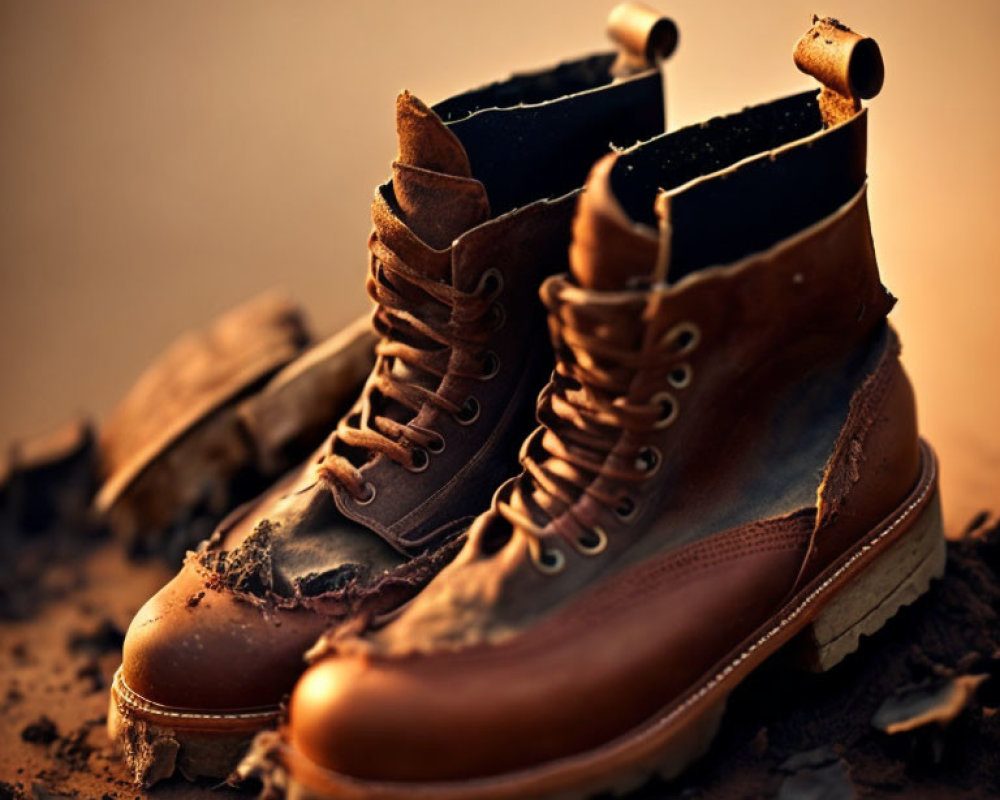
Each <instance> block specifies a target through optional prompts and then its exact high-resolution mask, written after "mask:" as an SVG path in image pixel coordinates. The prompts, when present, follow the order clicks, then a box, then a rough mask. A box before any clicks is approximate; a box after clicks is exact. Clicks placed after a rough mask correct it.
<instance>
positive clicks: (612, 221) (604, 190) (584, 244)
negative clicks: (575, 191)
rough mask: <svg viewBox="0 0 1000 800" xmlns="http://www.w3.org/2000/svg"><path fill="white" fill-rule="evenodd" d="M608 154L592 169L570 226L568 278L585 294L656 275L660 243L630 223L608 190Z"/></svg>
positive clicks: (649, 232) (612, 160) (611, 156)
mask: <svg viewBox="0 0 1000 800" xmlns="http://www.w3.org/2000/svg"><path fill="white" fill-rule="evenodd" d="M615 158H616V156H615V155H614V154H613V153H611V154H609V155H607V156H605V157H604V158H602V159H601V160H600V161H598V162H597V164H595V165H594V168H593V169H592V170H591V172H590V176H589V177H588V178H587V185H586V188H585V190H584V192H583V194H582V195H581V197H580V202H579V204H578V206H577V211H576V217H575V218H574V220H573V244H572V245H571V246H570V251H569V263H570V273H571V274H572V276H573V278H574V279H575V280H576V282H577V283H578V284H579V285H580V286H582V287H583V288H585V289H596V290H598V291H619V290H622V289H627V288H629V287H630V286H631V285H634V284H635V283H636V282H637V281H644V280H648V279H650V278H652V277H653V275H654V272H655V270H656V265H657V258H658V251H659V237H658V236H657V235H656V232H655V231H653V230H652V229H650V228H647V227H645V226H642V225H638V224H636V223H634V222H632V221H631V220H630V219H629V218H628V215H627V214H626V213H625V211H624V210H623V209H622V207H621V205H620V204H619V202H618V200H617V198H616V197H615V196H614V192H613V191H612V188H611V169H612V167H614V164H615Z"/></svg>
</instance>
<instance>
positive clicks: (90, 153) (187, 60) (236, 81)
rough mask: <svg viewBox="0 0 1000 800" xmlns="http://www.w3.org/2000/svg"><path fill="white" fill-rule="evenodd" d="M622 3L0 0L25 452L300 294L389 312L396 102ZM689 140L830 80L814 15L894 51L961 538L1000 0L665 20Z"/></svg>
mask: <svg viewBox="0 0 1000 800" xmlns="http://www.w3.org/2000/svg"><path fill="white" fill-rule="evenodd" d="M610 5H611V3H610V2H609V0H586V2H580V1H579V0H560V1H559V2H549V3H537V2H530V1H529V0H508V2H505V3H489V4H477V3H467V2H458V0H439V1H438V2H433V3H406V2H401V1H399V0H383V2H380V3H346V2H319V1H318V0H299V1H298V2H296V3H294V4H285V3H277V2H273V1H272V2H265V0H212V2H203V0H174V2H170V3H134V2H129V1H128V0H91V2H87V3H74V2H67V1H66V0H2V1H0V209H2V210H0V337H2V341H3V343H4V344H3V345H2V347H0V374H2V375H3V376H4V377H3V392H2V394H0V446H3V444H5V443H6V442H9V441H12V440H15V439H18V438H21V437H23V436H25V435H30V434H32V433H35V432H38V431H40V430H44V429H46V428H48V427H50V426H52V425H54V424H57V423H59V422H60V421H62V420H64V419H66V418H67V417H69V416H71V415H72V414H73V413H74V412H76V411H77V410H80V409H86V410H88V411H93V412H94V413H95V414H97V415H98V417H99V418H101V419H104V418H106V417H107V415H108V413H109V412H110V410H111V409H112V407H113V406H114V405H115V404H116V402H117V401H118V400H119V399H120V398H121V397H122V396H123V395H124V394H125V393H126V391H127V390H128V388H129V386H131V385H132V383H133V382H134V381H135V379H136V378H137V376H138V375H139V374H140V373H141V372H142V370H143V369H144V368H145V367H146V365H147V364H149V363H150V362H151V361H152V360H153V358H154V357H155V356H156V355H157V354H158V353H160V352H161V351H162V350H163V349H164V348H165V346H166V345H167V344H168V343H169V342H170V341H171V340H173V339H174V338H175V337H177V336H178V335H179V334H180V333H182V332H184V331H186V330H188V329H194V328H202V327H204V326H205V325H206V324H207V323H208V322H209V320H211V319H212V318H213V317H214V316H216V315H217V314H219V313H220V312H222V311H223V310H224V309H227V308H230V307H232V306H234V305H236V304H238V303H239V302H242V301H243V300H246V299H247V298H249V297H251V296H253V295H255V294H257V293H259V292H260V291H261V290H263V289H265V288H268V287H271V286H274V285H280V286H282V287H283V288H284V289H285V290H286V291H287V292H288V293H289V294H290V296H291V297H293V298H295V299H296V300H301V301H302V302H303V304H304V306H305V309H306V312H307V313H308V316H309V318H310V320H312V321H313V324H314V325H315V327H316V329H317V331H318V332H319V333H320V334H324V333H326V332H329V331H332V330H335V329H337V328H339V327H341V326H342V325H344V324H345V323H347V322H348V321H349V320H350V319H352V318H354V317H355V316H357V315H358V314H360V313H362V312H363V311H364V310H365V309H366V308H367V300H366V298H365V295H364V275H365V266H366V264H365V250H364V248H365V241H366V237H367V232H368V227H369V222H368V207H369V202H370V198H371V196H372V192H373V189H374V187H375V185H376V184H377V183H378V182H380V181H381V180H382V179H383V178H384V176H385V175H386V174H387V173H388V169H389V162H390V160H391V159H392V157H393V155H394V153H395V141H394V139H395V131H394V129H393V122H392V120H393V99H394V97H395V94H396V92H397V91H398V90H399V89H401V88H409V89H412V90H413V91H414V92H416V93H417V94H418V95H419V96H420V97H422V98H423V99H425V100H427V101H428V102H434V101H436V100H438V99H440V98H442V97H444V96H446V95H448V94H450V93H453V92H455V91H456V90H459V89H462V88H463V87H466V86H470V85H475V84H477V83H483V82H487V81H490V80H492V79H494V78H495V77H497V76H499V75H501V74H504V73H506V72H509V71H511V70H513V69H524V68H528V67H531V66H536V65H543V64H546V63H548V62H550V61H552V60H553V59H559V58H566V57H569V56H571V55H574V54H577V53H578V52H579V53H583V52H586V51H588V50H592V49H596V48H601V47H605V46H606V43H605V40H604V38H603V34H602V32H601V29H600V25H595V20H597V21H599V20H602V19H603V18H604V16H605V15H606V14H607V12H608V8H609V6H610ZM656 5H657V7H658V8H660V9H662V10H663V11H664V12H665V13H667V14H669V15H671V16H672V17H673V18H674V19H675V20H676V21H677V23H678V26H679V27H680V30H681V43H680V47H679V49H678V52H677V54H676V55H675V57H674V58H673V59H672V61H671V63H670V65H669V67H668V70H669V72H670V75H671V81H670V87H671V94H670V96H669V98H668V107H669V112H670V124H671V127H677V126H679V125H683V124H689V123H692V122H697V121H699V120H701V119H703V118H705V117H708V116H711V115H713V114H717V113H721V112H725V111H730V110H734V109H736V108H739V107H741V106H743V105H745V104H747V103H748V102H750V101H752V100H755V99H761V98H766V97H770V96H773V95H776V94H779V93H782V92H788V91H794V90H796V89H798V88H802V89H806V88H809V86H811V83H810V80H809V79H808V78H807V77H806V76H799V77H798V78H797V79H796V77H795V71H794V70H790V69H789V63H790V60H791V53H788V52H786V45H787V42H789V41H795V38H796V36H798V35H799V34H801V32H802V31H804V30H805V29H806V28H807V27H808V25H809V22H810V15H811V14H812V12H813V11H817V12H822V13H832V14H834V15H837V16H843V17H844V18H845V19H847V20H849V21H850V23H851V24H852V25H853V26H855V27H856V28H857V29H859V30H863V31H866V32H868V33H870V34H871V35H873V36H874V37H876V38H877V39H878V41H879V44H880V45H881V47H882V50H883V52H884V54H885V57H886V62H887V63H888V64H890V65H891V66H890V70H889V72H888V74H887V76H886V84H885V89H884V91H883V93H882V95H881V96H880V97H879V98H878V101H877V103H876V104H875V106H874V108H873V111H872V115H871V118H870V128H869V132H870V137H869V140H870V151H871V152H870V162H869V163H870V170H871V173H872V175H873V181H872V186H871V191H870V201H871V205H872V211H873V216H874V220H873V225H874V229H875V238H876V246H877V250H878V253H879V258H880V263H881V267H882V272H883V275H884V276H885V280H886V282H887V285H888V286H889V288H890V290H891V291H893V292H894V293H895V294H896V295H897V296H899V297H900V299H901V301H900V303H899V305H898V307H897V309H896V311H895V312H894V314H893V317H894V319H895V322H896V324H897V325H898V327H900V328H901V329H902V333H903V340H904V341H905V342H906V351H905V353H904V359H905V360H906V362H907V365H908V367H909V369H910V371H911V374H912V375H913V377H914V380H915V382H916V384H917V391H918V397H919V405H920V415H921V422H922V426H923V429H924V432H925V435H926V436H927V437H928V438H930V439H931V440H932V441H933V442H934V444H935V446H936V447H937V448H938V451H939V453H940V455H941V457H942V461H943V481H944V497H945V504H946V509H945V510H946V516H947V518H948V524H949V526H950V528H951V530H952V531H953V532H955V531H958V530H960V529H961V528H962V527H964V525H965V523H966V522H967V521H968V520H969V519H970V518H971V517H972V516H973V515H974V514H975V513H976V512H978V511H980V510H981V509H983V508H995V503H996V495H997V489H998V488H1000V425H998V424H997V419H996V416H997V410H998V407H1000V402H998V398H1000V369H998V365H1000V316H998V308H997V305H998V298H1000V268H998V267H1000V237H997V236H996V234H995V225H996V218H997V214H998V211H1000V142H998V138H997V134H996V130H997V126H998V123H1000V105H998V104H997V103H996V102H994V101H993V100H991V99H990V98H991V97H992V93H993V89H994V83H995V79H996V77H997V75H1000V49H998V48H996V47H995V45H994V43H993V37H994V32H995V31H996V30H998V29H1000V4H998V3H996V2H995V0H979V1H978V2H976V1H974V0H966V2H955V3H951V4H948V5H945V6H943V5H941V4H940V3H930V2H927V1H926V0H920V1H919V2H911V3H906V4H898V3H891V4H890V3H881V4H873V3H867V2H861V0H838V2H836V3H834V4H833V5H832V6H829V7H823V8H816V7H815V6H814V3H813V2H812V0H809V2H806V1H805V0H777V1H776V2H773V3H769V4H768V5H767V9H766V13H763V12H762V11H761V10H760V9H756V8H754V9H751V8H750V7H749V6H747V5H746V4H744V3H737V2H734V1H732V0H731V1H730V2H728V3H723V2H716V3H703V2H695V0H672V1H671V2H657V3H656Z"/></svg>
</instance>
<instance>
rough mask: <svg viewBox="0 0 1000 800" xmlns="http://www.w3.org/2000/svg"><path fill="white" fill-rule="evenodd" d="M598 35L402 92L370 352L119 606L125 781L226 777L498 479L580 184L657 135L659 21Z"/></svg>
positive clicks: (441, 553) (378, 220) (534, 388)
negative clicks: (287, 698)
mask: <svg viewBox="0 0 1000 800" xmlns="http://www.w3.org/2000/svg"><path fill="white" fill-rule="evenodd" d="M611 32H612V34H613V36H614V38H616V39H617V40H618V41H619V42H620V47H621V51H622V52H620V53H615V52H609V53H606V54H599V55H594V56H589V57H586V58H582V59H579V60H576V61H572V62H568V63H563V64H560V65H559V66H557V67H555V68H553V69H549V70H546V71H542V72H537V73H532V74H523V75H517V76H514V77H513V78H510V79H508V80H505V81H502V82H499V83H495V84H492V85H490V86H487V87H485V88H482V89H478V90H474V91H471V92H468V93H466V94H462V95H459V96H457V97H453V98H450V99H448V100H445V101H444V102H442V103H440V104H438V105H436V106H434V107H433V108H428V107H427V106H425V105H424V104H423V103H422V102H420V101H419V100H418V99H417V98H416V97H414V96H412V95H411V94H409V93H406V92H404V93H403V94H401V95H400V96H399V98H398V99H397V103H396V123H397V128H398V133H399V155H398V158H397V160H396V161H395V162H394V164H393V174H392V179H391V181H389V182H388V183H386V184H384V185H383V186H381V187H380V188H379V189H378V190H377V192H376V196H375V199H374V203H373V210H372V216H373V221H374V230H373V232H372V234H371V237H370V240H369V249H370V252H371V259H370V270H369V275H368V279H367V288H368V292H369V294H370V295H371V297H372V298H373V299H374V301H375V303H376V306H377V307H376V310H375V312H374V317H373V324H374V326H375V328H376V330H377V332H378V333H379V335H380V337H381V338H380V341H379V343H378V345H377V347H376V354H377V360H376V364H375V366H374V368H373V370H372V373H371V375H370V377H369V379H368V381H367V383H366V384H365V387H364V389H363V392H362V395H361V397H360V399H359V400H358V401H357V403H356V405H355V406H354V407H353V408H352V409H351V411H350V412H349V413H348V414H347V415H346V416H345V417H344V419H342V420H341V421H340V423H339V424H338V426H337V428H336V431H335V432H334V433H333V434H332V435H331V436H330V437H329V439H328V441H327V442H326V443H325V444H324V446H323V447H322V448H321V450H320V451H319V452H317V453H316V454H315V457H314V458H312V459H311V460H310V461H309V462H307V463H306V464H304V465H303V466H302V467H301V468H300V469H298V470H297V471H294V472H293V473H291V474H289V475H288V476H287V477H286V478H284V479H282V480H281V481H280V482H279V483H278V484H277V485H275V486H274V487H273V488H272V489H271V490H270V491H269V492H268V493H266V494H265V495H264V496H262V497H260V498H259V499H258V500H256V501H254V502H253V503H251V504H249V505H248V506H245V507H243V508H241V509H238V510H237V511H236V512H234V513H233V514H231V515H230V517H229V518H228V519H227V520H225V521H224V522H223V523H222V525H221V526H220V527H219V529H218V530H217V531H216V532H215V533H214V534H213V536H212V537H211V539H210V540H209V541H208V542H206V543H204V544H203V545H202V546H201V547H200V549H199V550H198V552H196V553H192V554H190V555H189V557H188V559H187V561H186V563H185V566H184V568H183V569H182V570H181V572H180V573H179V574H178V575H177V576H176V577H175V578H174V579H173V580H172V581H171V582H170V583H169V584H167V586H165V587H164V588H163V589H162V590H160V592H159V593H157V594H156V595H155V596H154V597H153V598H152V599H151V600H149V601H148V602H147V603H146V605H145V606H144V607H143V608H142V609H141V610H140V611H139V613H138V614H137V616H136V618H135V619H134V620H133V622H132V624H131V626H130V628H129V631H128V635H127V637H126V640H125V645H124V656H123V664H122V667H121V669H120V670H119V671H118V673H117V675H116V676H115V680H114V685H113V687H112V702H111V710H110V716H109V727H110V731H111V733H112V736H113V737H115V738H116V739H118V741H119V742H120V744H121V745H122V747H123V749H124V752H125V756H126V760H127V762H128V763H129V766H130V767H131V769H132V770H133V772H134V774H135V777H136V779H137V780H138V781H139V782H142V783H145V784H147V785H148V784H150V783H153V782H155V781H156V780H158V779H160V778H162V777H164V776H166V775H169V774H170V773H171V772H172V771H173V770H174V768H175V766H176V767H177V768H178V769H179V770H180V771H181V772H182V773H183V774H185V775H187V776H189V777H192V776H198V775H207V776H225V775H227V774H228V773H229V772H230V771H231V769H232V768H233V767H234V766H235V763H236V760H238V758H239V756H240V754H241V753H242V750H243V748H244V747H245V746H246V744H247V742H248V741H249V739H250V737H251V736H252V734H253V733H254V732H256V731H257V730H259V729H260V728H261V727H263V726H266V725H267V724H269V723H271V722H273V721H274V720H276V718H277V714H278V708H279V702H280V701H281V699H282V697H283V696H284V695H286V694H287V693H288V692H289V691H290V690H291V688H292V686H293V684H294V682H295V679H296V678H297V676H298V675H299V673H300V672H301V671H302V670H303V669H304V668H305V662H304V660H303V656H304V654H305V652H306V651H307V650H308V648H309V647H310V646H311V645H313V643H314V642H315V640H316V638H317V636H319V634H321V633H322V632H323V631H324V630H325V629H326V628H327V627H328V626H330V625H331V624H338V623H343V624H351V622H352V620H359V619H364V618H366V617H368V616H372V615H377V614H381V613H385V612H388V611H390V610H392V609H394V608H395V607H397V606H398V605H399V604H401V603H402V602H404V601H406V600H408V599H409V598H410V597H411V596H412V595H413V594H415V593H416V592H417V591H418V590H419V589H420V588H421V587H422V586H423V585H424V584H426V582H427V581H428V580H429V579H430V578H431V577H432V576H433V575H434V574H436V573H437V571H438V570H440V569H441V567H443V566H444V565H445V564H446V563H447V562H448V561H449V560H450V559H451V558H452V557H453V556H454V555H455V553H456V552H457V550H458V549H459V546H460V542H461V538H462V536H463V534H464V532H465V531H466V530H467V528H468V526H469V524H470V523H471V522H472V520H473V519H474V518H475V516H476V515H477V514H478V513H480V512H481V511H482V510H483V509H485V508H488V507H489V501H490V497H491V496H492V493H493V490H494V489H495V488H496V486H497V485H498V484H499V483H500V481H501V480H502V479H503V478H504V477H506V476H507V475H509V474H510V473H511V471H512V469H513V467H514V465H515V464H516V463H517V461H516V459H517V446H518V444H519V442H520V440H521V439H522V438H523V436H524V435H525V434H526V433H527V432H528V431H529V430H530V429H531V426H532V425H533V424H534V419H533V409H534V402H535V397H536V395H537V392H538V391H539V389H540V388H541V387H542V386H543V385H544V383H545V381H546V380H547V378H548V375H549V373H550V371H551V352H550V351H549V350H548V349H547V347H545V346H542V344H541V343H542V342H546V341H547V337H546V336H545V314H544V309H543V308H542V307H541V305H540V304H538V301H537V294H538V287H539V285H540V284H541V282H542V280H543V279H544V278H545V277H546V276H548V275H550V274H552V273H554V272H558V271H561V270H564V269H565V264H566V250H567V244H568V242H569V237H570V226H571V221H572V215H573V209H574V206H575V200H576V196H577V195H578V194H579V191H580V187H581V186H582V184H583V182H584V179H585V178H586V175H587V172H588V171H589V169H590V167H591V165H592V164H593V162H594V160H595V159H597V158H599V157H600V156H601V155H602V154H605V153H607V152H609V145H610V144H611V143H617V144H619V145H625V146H628V145H632V144H634V143H635V142H637V141H640V140H645V139H649V138H651V137H653V136H655V135H657V134H660V133H662V132H663V126H664V98H663V83H662V78H661V74H660V71H659V69H658V68H657V63H658V62H659V60H660V59H661V58H665V57H666V56H667V55H669V51H670V50H671V49H672V48H673V46H674V44H675V43H676V38H677V37H676V29H675V28H674V26H673V23H671V22H670V21H669V20H666V19H661V18H659V17H658V16H656V15H653V14H651V12H649V11H648V9H638V8H635V7H632V8H631V10H630V9H629V8H626V9H619V10H617V11H616V13H615V16H614V17H613V19H612V24H611Z"/></svg>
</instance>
